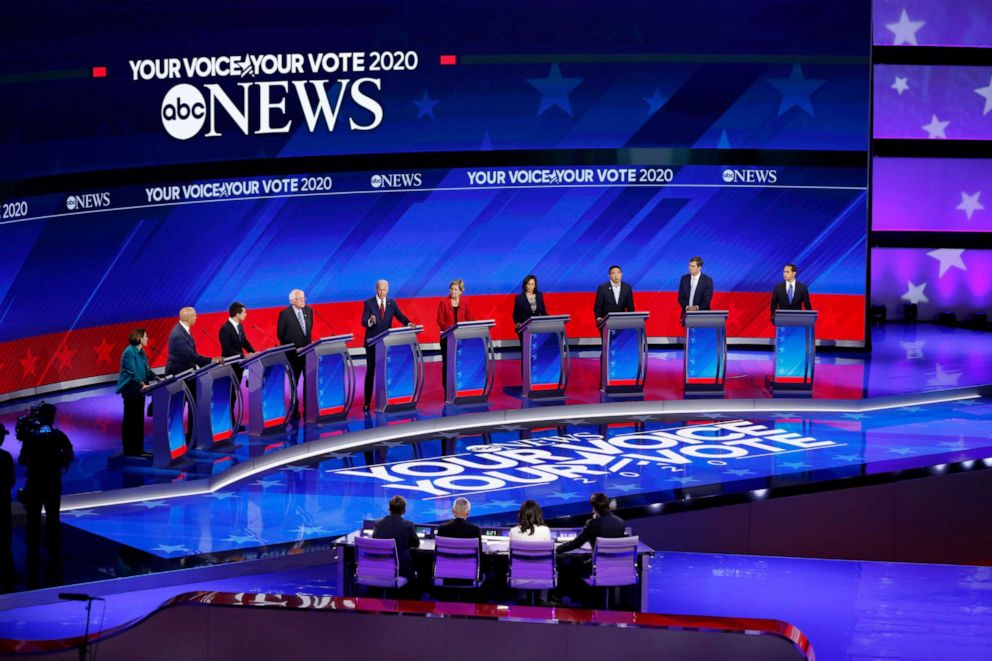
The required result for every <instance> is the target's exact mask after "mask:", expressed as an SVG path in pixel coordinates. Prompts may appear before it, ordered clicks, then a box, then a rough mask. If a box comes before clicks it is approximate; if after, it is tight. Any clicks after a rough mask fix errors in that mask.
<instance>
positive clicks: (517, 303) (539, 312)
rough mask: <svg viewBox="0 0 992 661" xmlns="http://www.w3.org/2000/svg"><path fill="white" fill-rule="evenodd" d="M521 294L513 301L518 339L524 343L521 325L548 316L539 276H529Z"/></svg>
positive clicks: (526, 277) (524, 282)
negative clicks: (532, 319)
mask: <svg viewBox="0 0 992 661" xmlns="http://www.w3.org/2000/svg"><path fill="white" fill-rule="evenodd" d="M520 288H521V293H519V294H517V295H516V297H514V299H513V323H514V325H515V326H516V329H517V338H518V339H519V340H520V341H521V342H523V339H524V338H523V334H522V333H521V332H520V324H522V323H524V322H525V321H527V320H528V319H530V318H531V317H543V316H545V315H547V314H548V309H547V308H546V307H544V294H543V293H542V292H541V290H540V289H538V288H537V276H535V275H527V276H525V277H524V281H523V284H522V285H521V286H520Z"/></svg>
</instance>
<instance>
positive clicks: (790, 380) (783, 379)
mask: <svg viewBox="0 0 992 661" xmlns="http://www.w3.org/2000/svg"><path fill="white" fill-rule="evenodd" d="M775 383H812V381H807V380H806V379H805V378H804V377H801V376H780V377H778V378H776V379H775Z"/></svg>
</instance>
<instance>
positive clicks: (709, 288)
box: [679, 273, 713, 319]
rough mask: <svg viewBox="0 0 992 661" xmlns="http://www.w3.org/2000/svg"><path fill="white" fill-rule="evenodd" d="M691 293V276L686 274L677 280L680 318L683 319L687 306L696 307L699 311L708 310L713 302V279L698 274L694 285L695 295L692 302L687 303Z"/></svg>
mask: <svg viewBox="0 0 992 661" xmlns="http://www.w3.org/2000/svg"><path fill="white" fill-rule="evenodd" d="M691 291H692V276H691V275H689V274H688V273H686V274H685V275H683V276H682V279H681V280H679V310H681V311H682V318H683V319H684V318H685V308H686V306H688V305H695V306H698V307H699V309H700V310H709V309H710V303H711V302H712V301H713V278H711V277H710V276H708V275H706V274H705V273H700V274H699V281H698V282H697V283H696V295H695V296H694V297H693V299H692V302H691V303H690V301H689V294H690V292H691Z"/></svg>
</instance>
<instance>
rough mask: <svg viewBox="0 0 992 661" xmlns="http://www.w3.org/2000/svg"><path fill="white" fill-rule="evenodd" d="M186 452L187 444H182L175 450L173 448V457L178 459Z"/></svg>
mask: <svg viewBox="0 0 992 661" xmlns="http://www.w3.org/2000/svg"><path fill="white" fill-rule="evenodd" d="M184 454H186V446H185V445H180V446H179V447H178V448H176V449H175V450H173V451H172V452H171V455H172V458H173V459H178V458H179V457H181V456H183V455H184Z"/></svg>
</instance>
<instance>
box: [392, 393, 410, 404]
mask: <svg viewBox="0 0 992 661" xmlns="http://www.w3.org/2000/svg"><path fill="white" fill-rule="evenodd" d="M412 401H413V395H407V396H406V397H393V398H391V399H387V400H386V403H387V404H409V403H410V402H412Z"/></svg>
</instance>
